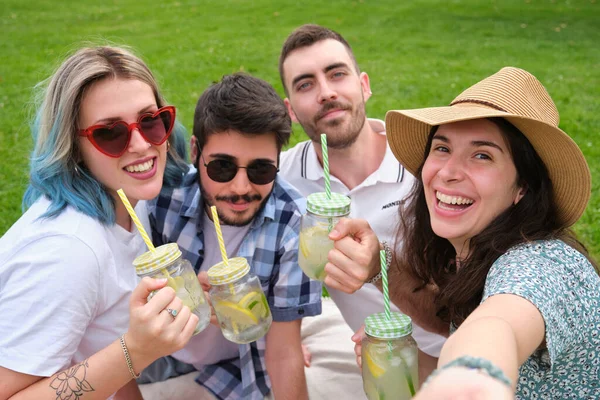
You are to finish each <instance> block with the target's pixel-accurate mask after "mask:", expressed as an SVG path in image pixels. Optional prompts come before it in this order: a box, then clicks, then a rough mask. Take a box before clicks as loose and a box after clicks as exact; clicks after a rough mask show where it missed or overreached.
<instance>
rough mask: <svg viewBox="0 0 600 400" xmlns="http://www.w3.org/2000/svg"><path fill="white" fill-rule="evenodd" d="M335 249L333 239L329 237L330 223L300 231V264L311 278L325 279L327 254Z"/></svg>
mask: <svg viewBox="0 0 600 400" xmlns="http://www.w3.org/2000/svg"><path fill="white" fill-rule="evenodd" d="M331 249H333V241H332V240H330V239H329V228H328V224H321V225H315V226H311V227H309V228H306V229H303V230H301V231H300V246H299V251H298V264H299V265H300V268H302V271H304V273H305V274H306V276H308V277H309V278H311V279H316V280H319V281H323V280H324V279H325V276H326V273H325V264H327V254H328V253H329V250H331Z"/></svg>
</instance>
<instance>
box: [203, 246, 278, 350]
mask: <svg viewBox="0 0 600 400" xmlns="http://www.w3.org/2000/svg"><path fill="white" fill-rule="evenodd" d="M228 264H229V266H227V265H225V263H224V262H220V263H218V264H216V265H214V266H213V267H211V268H210V269H209V270H208V280H209V282H210V284H211V285H212V287H211V289H210V296H211V301H212V305H213V307H214V309H215V314H216V315H217V319H218V320H219V325H220V327H221V331H222V332H223V336H225V338H226V339H227V340H229V341H232V342H234V343H239V344H245V343H250V342H254V341H256V340H257V339H259V338H261V337H263V336H264V335H265V334H266V333H267V331H268V330H269V328H270V327H271V322H272V321H273V318H272V316H271V309H270V308H269V304H268V302H267V298H266V297H265V294H264V292H263V291H262V288H261V286H260V281H259V280H258V278H257V277H256V276H255V275H254V274H252V273H251V272H250V266H249V265H248V262H247V261H246V259H245V258H242V257H236V258H230V259H229V260H228Z"/></svg>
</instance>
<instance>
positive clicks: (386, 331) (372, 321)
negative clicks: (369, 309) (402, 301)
mask: <svg viewBox="0 0 600 400" xmlns="http://www.w3.org/2000/svg"><path fill="white" fill-rule="evenodd" d="M365 333H366V334H367V335H369V336H372V337H376V338H379V339H397V338H401V337H403V336H407V335H410V334H411V333H412V320H411V319H410V317H409V316H408V315H404V314H401V313H397V312H392V313H390V319H389V320H388V319H387V318H386V317H385V313H377V314H371V315H369V316H368V317H367V318H366V319H365Z"/></svg>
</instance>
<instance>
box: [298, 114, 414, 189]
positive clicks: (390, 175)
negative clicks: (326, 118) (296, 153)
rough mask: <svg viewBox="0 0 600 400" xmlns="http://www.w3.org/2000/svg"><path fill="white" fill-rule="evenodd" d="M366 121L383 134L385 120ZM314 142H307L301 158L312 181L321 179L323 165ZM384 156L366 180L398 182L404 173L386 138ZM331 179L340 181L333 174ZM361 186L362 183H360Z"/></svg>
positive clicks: (307, 176) (371, 119)
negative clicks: (305, 152) (305, 151)
mask: <svg viewBox="0 0 600 400" xmlns="http://www.w3.org/2000/svg"><path fill="white" fill-rule="evenodd" d="M367 122H368V123H369V124H370V125H371V128H372V129H373V130H374V131H375V132H376V133H378V134H380V135H384V136H385V122H383V121H382V120H380V119H373V118H369V119H367ZM313 143H314V142H309V146H308V147H309V148H308V149H307V150H308V151H307V154H306V156H305V157H303V158H304V160H302V162H303V163H305V165H306V179H309V180H312V181H318V180H319V179H323V167H322V166H321V163H320V162H319V158H318V157H317V152H316V151H315V147H314V144H313ZM385 147H386V150H385V156H384V157H383V161H382V162H381V165H380V166H379V168H378V169H377V170H376V171H375V172H374V173H373V174H371V175H370V176H369V177H368V178H367V179H366V180H365V182H367V181H370V180H373V179H374V180H375V181H376V182H385V183H394V182H400V181H401V180H402V178H403V175H404V173H405V171H404V168H403V167H402V165H401V164H400V163H399V162H398V160H396V157H395V156H394V153H392V150H391V149H390V145H389V143H388V141H387V140H386V144H385ZM331 180H332V181H337V182H340V183H341V181H340V180H339V179H337V178H336V177H335V176H331ZM361 186H362V184H361Z"/></svg>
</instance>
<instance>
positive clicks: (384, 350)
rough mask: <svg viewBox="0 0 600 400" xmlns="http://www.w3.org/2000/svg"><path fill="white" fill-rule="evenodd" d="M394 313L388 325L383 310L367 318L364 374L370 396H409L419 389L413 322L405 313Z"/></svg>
mask: <svg viewBox="0 0 600 400" xmlns="http://www.w3.org/2000/svg"><path fill="white" fill-rule="evenodd" d="M391 314H392V318H393V320H392V321H391V324H390V325H387V326H386V322H387V323H388V324H389V322H388V321H387V320H386V322H384V320H385V316H384V314H383V313H381V314H374V315H370V316H369V317H367V320H365V333H367V337H366V338H365V339H363V342H362V375H363V388H364V390H365V394H366V395H367V398H368V399H369V400H385V399H394V400H396V399H397V400H407V399H411V398H412V397H413V394H414V393H415V391H416V390H418V382H419V374H418V362H417V357H418V350H417V344H416V342H415V341H414V339H413V338H412V336H411V335H410V332H412V322H410V318H409V317H407V316H406V315H403V314H399V313H391ZM407 321H408V322H407ZM376 326H379V328H376ZM369 327H370V328H371V329H369ZM406 332H408V333H406ZM382 336H383V337H382Z"/></svg>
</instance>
